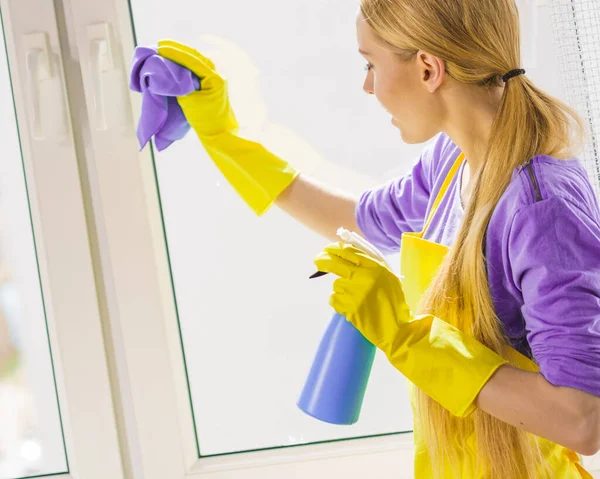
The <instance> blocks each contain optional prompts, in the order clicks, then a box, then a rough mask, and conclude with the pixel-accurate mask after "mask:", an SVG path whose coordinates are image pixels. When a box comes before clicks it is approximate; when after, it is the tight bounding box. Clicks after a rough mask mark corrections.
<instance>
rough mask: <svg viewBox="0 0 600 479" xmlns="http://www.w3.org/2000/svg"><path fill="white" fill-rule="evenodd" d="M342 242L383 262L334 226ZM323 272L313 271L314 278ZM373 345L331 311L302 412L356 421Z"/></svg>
mask: <svg viewBox="0 0 600 479" xmlns="http://www.w3.org/2000/svg"><path fill="white" fill-rule="evenodd" d="M337 233H338V236H340V238H342V240H343V241H344V242H346V243H350V244H353V245H354V246H356V247H357V248H360V249H362V250H363V251H365V252H367V253H369V254H371V255H373V256H374V257H376V258H378V259H381V260H383V261H385V259H384V258H383V255H382V254H381V253H380V252H379V251H378V250H377V249H376V248H375V247H374V246H373V245H371V244H370V243H368V242H367V241H366V240H364V239H363V238H361V237H360V236H359V235H357V234H356V233H353V232H350V231H348V230H345V229H344V228H340V229H338V232H337ZM324 274H326V273H322V272H317V273H315V274H313V275H312V276H311V278H316V277H319V276H323V275H324ZM375 351H376V348H375V346H374V345H373V344H371V343H370V342H369V341H368V340H367V339H366V338H365V337H364V336H363V335H362V334H361V332H360V331H358V329H356V328H355V327H354V326H353V325H352V323H350V322H349V321H347V320H346V318H345V317H344V316H342V315H341V314H338V313H335V314H334V315H333V317H332V318H331V321H330V322H329V326H328V327H327V329H326V330H325V333H324V334H323V337H322V338H321V343H320V344H319V348H318V349H317V353H316V355H315V359H314V360H313V364H312V367H311V369H310V372H309V374H308V378H307V379H306V382H305V384H304V388H303V389H302V392H301V393H300V398H299V399H298V403H297V404H298V407H299V408H300V409H301V410H302V411H303V412H305V413H306V414H308V415H310V416H313V417H315V418H317V419H319V420H321V421H325V422H328V423H332V424H339V425H350V424H354V423H356V422H357V421H358V418H359V416H360V410H361V407H362V403H363V399H364V395H365V391H366V388H367V383H368V381H369V375H370V374H371V367H372V366H373V360H374V358H375Z"/></svg>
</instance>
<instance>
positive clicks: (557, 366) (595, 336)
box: [508, 197, 600, 396]
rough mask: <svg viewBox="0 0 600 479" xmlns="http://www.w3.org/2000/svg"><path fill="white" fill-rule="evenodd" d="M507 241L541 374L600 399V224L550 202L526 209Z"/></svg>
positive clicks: (563, 201) (576, 209)
mask: <svg viewBox="0 0 600 479" xmlns="http://www.w3.org/2000/svg"><path fill="white" fill-rule="evenodd" d="M508 238H509V239H508V255H509V259H510V269H511V274H510V275H511V278H510V280H511V281H512V282H513V284H514V286H515V287H516V288H517V289H518V290H519V291H520V292H521V294H522V296H523V306H522V308H521V311H522V314H523V318H524V319H525V324H526V328H527V340H528V341H529V345H530V346H531V351H532V353H533V357H534V358H535V360H536V362H537V363H538V364H539V366H540V372H541V373H542V374H543V375H544V377H545V378H546V379H547V380H548V381H549V382H550V383H552V384H554V385H555V386H567V387H572V388H575V389H580V390H583V391H587V392H589V393H591V394H594V395H596V396H600V219H599V218H594V217H593V216H592V215H590V214H587V213H585V212H584V211H583V210H582V209H581V208H579V207H577V206H576V205H575V204H574V203H572V202H571V201H569V200H567V199H563V198H558V197H551V198H548V199H545V200H542V201H539V202H537V203H534V204H532V205H528V206H525V207H523V208H522V209H520V210H519V211H518V212H517V214H516V215H515V216H514V219H513V223H512V226H511V230H510V234H509V236H508Z"/></svg>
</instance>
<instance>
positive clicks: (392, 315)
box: [315, 242, 508, 417]
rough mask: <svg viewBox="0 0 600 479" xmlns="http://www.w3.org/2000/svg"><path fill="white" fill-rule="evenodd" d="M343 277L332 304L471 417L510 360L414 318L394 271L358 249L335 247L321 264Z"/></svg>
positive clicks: (422, 385)
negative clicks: (485, 388) (481, 393)
mask: <svg viewBox="0 0 600 479" xmlns="http://www.w3.org/2000/svg"><path fill="white" fill-rule="evenodd" d="M315 265H316V266H317V268H318V270H319V271H323V272H328V273H333V274H335V275H337V276H339V278H338V279H336V280H335V282H334V285H333V293H332V295H331V297H330V300H329V304H330V305H331V306H332V307H333V308H334V309H335V310H336V311H337V312H338V313H340V314H342V315H344V316H346V319H347V320H348V321H350V322H351V323H352V324H353V325H354V326H355V327H356V328H357V329H358V330H359V331H360V332H361V333H362V334H363V336H364V337H365V338H367V339H368V340H369V341H370V342H371V343H373V344H374V345H375V346H377V347H378V348H379V349H381V350H382V351H383V352H384V353H385V355H386V356H387V358H388V359H389V361H390V362H391V363H392V365H393V366H394V367H395V368H396V369H398V370H399V371H400V372H401V373H402V374H404V376H406V378H407V379H408V380H410V381H411V382H412V383H413V384H414V385H415V386H417V387H418V388H419V389H421V390H422V391H423V392H425V393H426V394H427V395H429V396H430V397H431V398H433V399H435V400H436V401H437V402H438V403H440V404H441V405H442V406H443V407H444V408H446V409H447V410H449V411H450V412H451V413H452V414H454V415H456V416H459V417H465V416H467V415H469V414H470V413H472V412H473V411H474V410H475V404H474V401H475V398H476V397H477V395H478V394H479V391H481V389H482V388H483V386H484V385H485V383H486V382H487V381H488V380H489V379H490V377H491V376H492V374H493V373H494V372H495V371H496V370H497V369H498V368H499V367H500V366H501V365H503V364H507V362H508V361H506V360H505V359H504V358H502V357H501V356H499V355H498V354H496V353H495V352H494V351H492V350H491V349H489V348H487V347H485V346H484V345H483V344H481V343H480V342H478V341H477V340H475V338H473V337H472V336H469V335H467V334H465V333H463V332H462V331H460V330H459V329H457V328H456V327H454V326H452V325H450V324H448V323H446V322H444V321H442V320H441V319H439V318H436V317H435V316H432V315H420V316H417V317H413V315H412V313H411V311H410V308H409V307H408V305H407V304H406V301H405V298H404V292H403V290H402V283H401V282H400V279H399V278H398V277H397V276H396V275H395V274H394V273H393V272H392V271H391V270H390V269H389V268H388V266H387V265H386V264H385V263H383V262H381V261H379V260H377V259H375V258H372V257H371V256H369V255H367V254H366V253H364V252H362V251H361V250H359V249H358V248H356V247H354V246H351V245H348V244H345V243H341V242H338V243H332V244H330V245H329V246H327V247H326V248H325V249H324V251H323V252H322V253H320V254H319V255H318V256H317V257H316V258H315Z"/></svg>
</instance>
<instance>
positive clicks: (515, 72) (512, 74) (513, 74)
mask: <svg viewBox="0 0 600 479" xmlns="http://www.w3.org/2000/svg"><path fill="white" fill-rule="evenodd" d="M524 73H525V70H523V69H521V68H519V69H517V70H511V71H509V72H508V73H507V74H506V75H504V76H503V77H502V80H503V81H504V83H506V82H507V81H508V80H510V79H511V78H512V77H516V76H518V75H523V74H524Z"/></svg>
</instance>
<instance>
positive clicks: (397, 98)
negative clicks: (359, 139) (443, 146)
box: [356, 11, 445, 143]
mask: <svg viewBox="0 0 600 479" xmlns="http://www.w3.org/2000/svg"><path fill="white" fill-rule="evenodd" d="M356 30H357V39H358V48H359V52H360V53H361V55H363V57H364V58H365V59H366V60H367V62H368V63H367V66H366V69H367V72H366V78H365V82H364V85H363V89H364V91H365V92H366V93H368V94H371V95H375V97H376V98H377V100H378V101H379V103H381V106H383V108H384V109H385V110H386V111H387V112H388V113H389V114H390V115H391V117H392V118H391V121H392V123H393V124H394V126H396V128H398V129H399V130H400V134H401V135H402V139H403V140H404V141H405V142H406V143H423V142H425V141H427V140H429V139H430V138H432V137H433V136H435V135H436V134H437V133H438V132H439V131H440V126H441V124H442V120H443V115H444V111H443V108H442V105H443V103H442V102H441V99H440V98H439V95H435V94H432V93H434V92H435V91H436V90H437V88H438V86H439V85H440V84H441V82H442V79H443V78H444V75H445V66H444V63H443V61H441V60H440V59H438V58H436V57H433V56H432V55H429V54H428V53H425V52H423V51H419V52H418V53H417V54H416V55H415V56H414V57H413V58H412V59H411V60H410V61H409V62H406V61H402V60H401V59H400V58H399V57H398V55H397V54H395V53H394V52H392V51H391V50H389V49H388V48H386V47H385V46H384V45H383V44H382V42H381V40H379V38H378V37H377V36H376V35H375V33H374V32H373V30H372V29H371V27H370V26H369V25H368V24H367V22H366V21H365V19H364V17H363V16H362V14H361V13H360V11H359V13H358V16H357V21H356Z"/></svg>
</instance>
